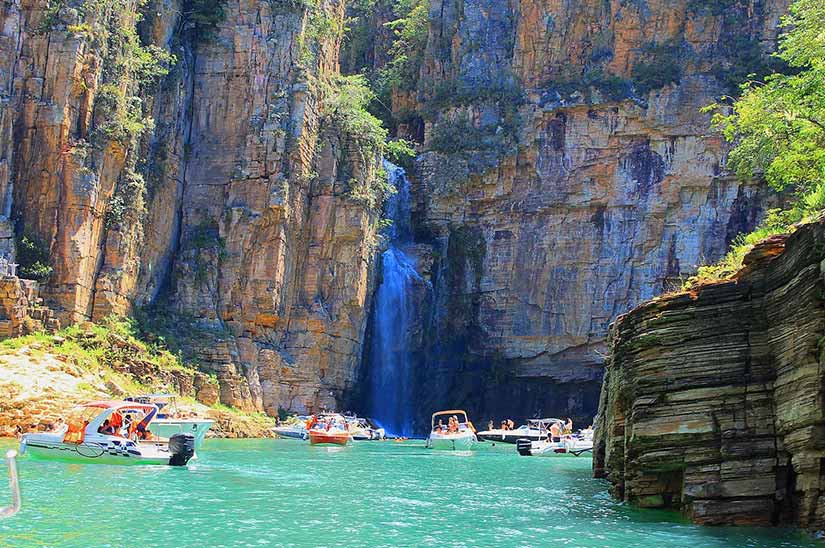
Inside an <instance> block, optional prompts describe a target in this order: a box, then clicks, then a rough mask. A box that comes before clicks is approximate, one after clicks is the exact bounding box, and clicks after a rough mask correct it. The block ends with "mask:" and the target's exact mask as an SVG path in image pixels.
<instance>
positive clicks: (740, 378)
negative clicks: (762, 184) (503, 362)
mask: <svg viewBox="0 0 825 548" xmlns="http://www.w3.org/2000/svg"><path fill="white" fill-rule="evenodd" d="M823 249H825V218H821V219H819V220H818V221H816V222H814V223H811V224H808V225H804V226H802V227H801V228H799V229H798V230H797V231H796V232H794V233H793V234H792V235H790V236H780V237H773V238H771V239H769V240H767V241H765V242H764V243H762V244H760V245H758V246H756V248H755V249H754V250H753V251H752V252H751V253H750V254H749V255H748V256H747V257H746V259H745V267H744V270H742V271H740V272H739V273H738V274H737V275H736V276H735V277H734V279H732V280H730V281H728V282H723V283H717V284H713V285H707V286H704V287H699V288H697V289H696V290H694V291H692V292H690V293H677V294H673V295H669V296H665V297H662V298H659V299H656V300H653V301H650V302H648V303H645V304H643V305H641V306H639V307H638V308H636V309H634V310H632V311H631V312H629V313H627V314H626V315H624V316H621V317H620V318H619V319H618V320H617V321H616V323H615V325H614V326H613V328H612V330H611V345H610V357H609V359H608V361H607V369H606V376H605V381H604V385H603V389H602V394H601V401H600V406H599V420H598V425H597V440H596V446H595V448H594V470H595V473H596V475H597V476H605V477H607V478H608V479H609V480H610V482H611V483H612V485H613V488H612V490H613V493H614V494H615V495H616V496H618V497H620V498H623V499H625V500H628V501H632V502H634V503H636V504H639V505H641V506H645V507H673V508H679V509H681V510H683V511H685V512H686V513H687V514H688V515H689V516H690V517H691V518H692V519H693V520H694V521H696V522H699V523H705V524H747V525H769V524H775V523H793V524H797V525H799V526H801V527H806V528H810V529H822V528H823V526H825V507H824V506H823V503H822V499H821V496H820V494H821V490H822V463H823V462H825V461H823V458H824V457H825V449H823V445H822V434H823V428H825V407H824V406H823V405H822V393H823V384H822V382H823V381H822V374H821V369H822V366H823V358H824V357H825V356H823V352H822V350H823V346H822V343H823V340H825V309H823V301H822V299H823V289H825V262H823V259H825V255H823Z"/></svg>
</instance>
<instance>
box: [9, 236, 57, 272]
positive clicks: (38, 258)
mask: <svg viewBox="0 0 825 548" xmlns="http://www.w3.org/2000/svg"><path fill="white" fill-rule="evenodd" d="M16 244H17V262H18V264H19V268H18V274H19V275H20V277H21V278H25V279H27V280H37V281H38V282H45V281H47V280H48V279H49V276H51V274H52V266H51V258H50V253H49V247H48V246H47V245H46V244H45V243H44V242H43V241H42V240H40V238H38V237H37V236H34V235H32V234H25V233H24V234H22V235H20V236H19V237H18V238H17V242H16Z"/></svg>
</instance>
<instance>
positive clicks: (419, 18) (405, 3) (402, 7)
mask: <svg viewBox="0 0 825 548" xmlns="http://www.w3.org/2000/svg"><path fill="white" fill-rule="evenodd" d="M429 5H430V3H429V1H428V0H395V2H394V5H393V12H394V13H396V14H397V15H398V18H397V19H395V20H393V21H390V22H389V23H386V26H387V28H389V29H390V30H392V32H393V36H394V38H393V42H392V46H390V49H389V55H390V61H389V63H387V65H386V66H385V67H384V68H382V69H381V70H380V71H379V75H378V89H379V90H383V91H384V92H385V93H386V92H387V91H389V90H390V89H400V90H404V91H412V90H415V88H416V84H417V83H418V73H419V71H420V70H421V63H422V62H423V60H424V52H425V50H426V46H427V33H428V31H429Z"/></svg>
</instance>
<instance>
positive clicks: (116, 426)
mask: <svg viewBox="0 0 825 548" xmlns="http://www.w3.org/2000/svg"><path fill="white" fill-rule="evenodd" d="M111 419H112V420H111V425H112V430H113V431H114V433H115V435H117V433H118V432H120V428H121V427H122V426H123V415H121V414H120V413H117V412H115V413H112V417H111Z"/></svg>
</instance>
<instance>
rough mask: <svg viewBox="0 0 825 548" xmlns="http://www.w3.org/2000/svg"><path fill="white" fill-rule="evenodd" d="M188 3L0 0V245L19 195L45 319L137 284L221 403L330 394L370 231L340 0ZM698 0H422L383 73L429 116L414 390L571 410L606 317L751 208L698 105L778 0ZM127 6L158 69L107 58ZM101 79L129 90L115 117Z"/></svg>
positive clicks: (580, 399) (370, 37)
mask: <svg viewBox="0 0 825 548" xmlns="http://www.w3.org/2000/svg"><path fill="white" fill-rule="evenodd" d="M200 4H206V5H207V6H208V5H209V3H208V2H206V3H192V2H188V1H187V2H182V1H181V0H152V1H151V2H149V3H148V4H146V5H145V6H143V7H142V8H139V7H138V5H137V4H136V3H134V2H132V1H130V0H101V1H99V2H92V1H91V0H83V1H81V0H65V1H57V0H52V2H51V3H48V2H46V1H44V0H10V1H9V2H7V3H6V4H4V6H3V8H2V12H0V13H1V14H2V17H3V22H4V25H3V27H2V35H0V52H2V56H1V57H0V86H2V89H0V93H2V103H0V205H2V204H5V206H3V207H2V208H0V253H4V254H6V255H8V254H9V253H10V249H11V247H12V246H11V242H12V225H11V221H12V220H13V221H14V225H15V228H16V232H17V234H18V236H23V235H25V236H28V237H31V239H32V241H34V242H36V243H37V244H38V245H40V246H41V247H42V248H43V249H44V250H45V252H46V253H47V255H48V256H50V262H51V265H52V267H53V272H52V274H51V275H50V276H49V278H48V280H46V282H45V283H44V284H43V286H42V287H43V296H44V298H45V300H46V302H47V304H48V305H49V306H51V307H52V308H54V309H55V310H56V311H57V313H58V315H59V317H60V319H61V320H62V321H63V322H64V323H65V322H68V321H74V320H80V319H87V318H91V319H100V318H103V317H105V316H107V315H109V314H113V313H114V314H124V313H128V312H130V311H131V310H132V309H133V307H134V306H135V305H137V306H138V307H141V308H143V307H150V308H152V309H153V314H157V315H164V316H169V317H171V318H172V323H176V324H179V325H184V324H185V325H187V326H191V327H192V328H193V329H194V330H195V331H196V332H197V335H196V336H194V337H191V338H190V340H189V343H188V347H189V348H188V350H189V352H190V353H191V355H192V356H193V357H196V358H197V359H198V360H199V361H200V362H201V363H202V364H203V366H204V368H205V369H207V370H210V371H213V372H215V373H216V374H217V375H218V377H219V378H220V380H221V395H220V396H221V401H223V402H224V403H228V404H233V405H238V406H241V407H244V408H247V409H262V410H266V411H267V412H270V413H274V412H276V411H277V409H278V408H279V407H283V408H288V409H292V410H295V411H303V410H306V409H317V408H320V407H325V406H328V407H334V406H336V405H337V404H339V403H340V402H341V401H342V398H344V396H346V395H348V394H349V395H353V394H354V392H353V390H352V388H353V385H354V384H355V383H356V380H357V375H358V374H363V373H364V372H365V371H366V369H368V367H369V364H366V367H364V368H361V370H360V371H359V364H360V362H361V357H362V349H363V347H364V338H365V326H366V325H367V322H366V316H367V314H368V308H369V303H370V299H371V293H372V290H373V287H374V284H373V281H372V278H373V277H374V272H373V271H374V268H373V265H374V263H375V253H374V250H375V245H376V242H377V236H376V222H377V213H376V212H375V211H372V210H370V208H369V207H366V206H365V205H364V204H362V203H360V202H359V201H357V200H355V199H353V198H352V197H351V196H350V195H349V193H348V185H349V181H350V180H351V179H353V178H355V179H358V178H364V177H367V176H369V174H370V173H373V172H374V170H375V169H377V166H375V165H371V164H370V162H369V161H368V162H365V161H364V160H363V159H362V158H361V157H360V155H359V154H358V153H357V144H355V143H353V142H351V139H350V137H348V136H347V135H346V132H342V131H340V128H335V127H331V126H324V124H323V111H324V98H323V93H322V91H321V89H322V88H321V87H319V86H317V85H316V84H317V82H318V81H319V80H323V79H324V78H325V77H326V76H329V75H332V74H335V73H336V72H337V70H338V64H339V50H340V47H341V35H340V33H339V32H337V31H336V30H335V29H340V28H341V27H342V26H343V19H344V14H345V8H346V5H347V3H346V2H345V1H344V0H323V1H321V2H320V3H319V4H318V6H317V7H316V8H312V9H307V8H306V6H307V3H305V2H294V1H292V0H272V1H270V2H259V1H257V0H242V1H241V2H239V3H218V4H220V7H221V9H222V10H223V17H222V18H217V19H216V21H215V25H214V26H213V25H207V24H204V22H203V19H206V20H210V19H211V18H213V17H212V16H214V15H216V14H217V9H214V10H208V11H209V13H197V9H198V8H197V7H196V6H197V5H200ZM714 6H715V3H713V2H707V3H706V2H694V1H687V0H682V1H678V2H675V3H674V2H667V3H666V2H655V1H647V2H624V1H621V2H620V1H618V0H616V1H612V2H601V1H596V0H587V1H584V2H576V3H570V2H562V3H559V2H552V1H549V0H521V1H515V0H513V1H500V0H432V1H431V2H430V3H429V36H428V38H427V45H426V48H425V52H424V59H423V62H422V66H421V70H420V74H419V77H418V79H417V81H416V82H415V85H414V89H413V90H412V91H410V90H406V89H403V90H402V89H398V90H392V94H391V95H392V107H393V109H394V110H395V112H396V114H399V113H400V112H401V111H404V112H406V117H405V119H404V121H403V123H399V124H398V127H397V128H395V129H396V130H397V132H398V133H399V134H402V135H408V136H411V137H414V138H420V139H421V140H422V141H423V143H422V148H421V152H422V154H421V155H420V156H419V158H418V159H417V161H416V166H415V169H414V170H411V171H414V174H413V175H414V176H413V189H412V190H413V199H414V201H415V203H414V207H413V224H414V225H415V240H416V241H415V242H414V243H415V245H414V246H413V247H414V249H413V250H412V251H411V253H412V254H414V255H416V256H417V257H418V259H419V260H418V263H419V267H420V269H421V270H422V274H423V278H424V279H425V280H426V281H428V282H430V283H431V284H432V287H433V291H432V293H431V294H430V293H429V292H428V293H427V295H422V296H421V298H423V299H426V300H427V302H426V303H422V306H421V310H424V311H427V312H426V314H425V315H424V317H422V319H421V322H420V326H419V327H418V328H417V329H418V331H419V332H418V333H415V334H414V336H413V337H412V338H413V339H414V340H417V341H419V343H418V344H417V346H416V348H414V349H412V350H413V352H414V354H415V360H416V363H417V370H418V371H419V377H420V379H419V386H420V387H424V386H428V387H429V388H432V389H429V388H428V389H427V390H424V389H423V388H419V389H417V391H416V397H417V398H418V399H419V401H420V402H421V406H420V407H421V409H422V413H423V414H426V413H428V412H429V408H431V407H442V406H453V405H464V406H467V407H468V408H469V409H470V411H471V412H472V414H473V415H475V416H479V415H483V416H484V418H485V419H486V418H487V415H488V414H495V415H503V414H507V415H511V414H512V415H515V416H519V415H521V416H532V415H534V414H565V413H566V414H570V415H572V416H574V417H575V418H576V420H577V421H584V420H589V418H590V415H591V413H592V411H593V410H594V409H595V406H596V400H597V391H598V389H597V386H598V382H597V381H598V378H599V377H600V375H601V366H600V364H601V355H600V352H601V351H602V350H603V349H604V348H605V346H604V336H605V333H606V330H607V325H608V324H609V323H610V321H611V320H612V319H614V318H615V317H616V316H617V315H618V314H619V313H620V312H621V311H622V310H624V309H625V308H626V307H628V306H632V305H634V304H636V303H638V302H641V301H642V300H644V299H646V298H650V297H651V296H653V295H655V294H657V293H659V292H660V291H662V290H663V289H668V288H669V287H670V285H671V284H674V283H676V282H677V280H678V278H679V277H680V276H682V275H684V274H686V273H688V272H690V270H691V269H692V268H693V267H694V266H695V265H697V264H699V263H701V262H703V261H705V260H713V259H715V258H717V257H718V256H719V255H720V254H721V253H722V252H723V251H724V249H725V247H726V245H727V243H728V242H729V241H730V240H731V239H732V238H733V237H734V236H735V235H736V234H737V233H739V232H740V231H744V230H747V229H749V228H751V227H752V226H753V225H754V223H755V222H756V221H757V219H758V218H759V216H760V212H761V211H762V210H763V209H764V208H765V207H766V203H767V199H766V197H765V193H764V190H763V189H762V188H761V187H760V185H758V184H745V183H741V182H739V181H736V180H734V179H733V178H732V177H730V176H729V174H728V173H727V172H726V170H725V153H726V151H725V147H724V144H723V143H722V142H721V141H720V139H719V138H718V136H715V135H713V134H711V133H710V132H709V130H708V119H707V117H706V116H705V115H703V114H701V113H700V112H699V110H698V109H699V108H700V107H702V106H704V105H706V104H708V103H710V102H712V101H713V100H715V98H717V97H718V96H719V95H721V94H723V93H726V92H728V91H729V89H730V85H731V81H735V80H736V77H737V75H741V74H742V73H743V72H744V73H745V74H746V73H747V72H751V71H752V70H751V69H754V68H759V66H758V65H760V63H763V61H764V55H763V54H764V53H765V52H768V51H770V50H772V49H773V48H774V46H775V39H776V34H777V30H776V27H777V23H778V19H779V16H780V15H781V14H782V13H783V12H784V10H785V9H786V7H787V2H786V1H785V0H772V1H769V2H756V1H746V0H736V1H734V2H730V3H729V5H727V4H726V9H724V10H721V11H720V10H719V9H717V8H716V7H714ZM138 14H140V15H141V16H142V20H140V19H141V17H139V15H138ZM392 18H393V14H392V10H391V9H389V8H388V5H387V3H386V2H379V8H378V9H377V10H376V12H375V14H374V16H373V17H372V18H371V19H370V24H371V25H372V26H373V27H374V29H372V30H370V32H368V33H365V34H364V36H365V37H366V38H365V39H366V40H367V41H368V43H369V47H367V48H365V50H364V51H365V52H366V53H363V54H359V55H358V56H352V55H349V53H351V52H345V53H346V54H347V55H345V56H344V58H345V65H346V66H347V67H348V68H349V69H350V70H359V69H360V68H361V67H362V66H363V65H365V64H369V65H371V67H372V68H377V67H381V66H383V64H384V63H386V62H387V60H388V59H389V56H388V52H387V48H388V45H389V44H390V42H391V38H392V33H391V31H390V30H389V29H388V28H387V27H384V26H382V24H383V23H384V22H385V21H387V20H390V19H392ZM319 22H323V23H324V24H323V25H320V24H319ZM132 27H136V28H137V29H138V32H139V35H140V41H141V43H142V44H143V45H144V46H148V45H152V46H155V47H156V48H158V49H159V50H161V51H166V52H169V53H171V54H173V55H174V56H175V58H176V61H175V62H174V64H173V65H172V66H171V72H170V74H169V75H167V76H165V77H163V78H158V79H156V80H153V81H151V82H149V83H138V82H134V81H129V80H128V79H124V78H122V74H120V73H118V71H117V70H113V69H112V67H117V66H120V65H119V64H118V63H119V62H120V61H122V59H123V58H124V56H126V55H127V54H128V53H129V52H128V47H126V46H125V45H124V44H125V43H124V38H123V37H124V35H123V32H122V30H123V29H124V28H132ZM307 48H309V50H308V49H307ZM307 53H311V54H312V55H310V56H309V60H308V57H307ZM119 60H120V61H119ZM121 64H122V63H121ZM665 69H666V70H665ZM121 95H122V96H125V97H128V98H130V99H129V101H130V103H129V104H130V105H132V106H135V105H133V104H132V103H136V104H137V106H136V108H138V109H139V112H140V114H141V116H140V117H139V119H137V120H136V119H132V118H129V119H127V120H125V121H124V120H121V121H119V122H118V124H114V123H113V118H112V116H111V115H112V105H111V102H112V98H113V97H115V98H116V97H118V96H121ZM131 98H136V101H132V99H131ZM130 108H131V107H130ZM121 110H122V109H121ZM148 118H152V119H153V124H152V127H151V128H149V127H147V130H146V131H143V132H137V131H136V130H135V128H134V127H132V126H134V125H136V123H137V122H147V121H148ZM115 121H116V120H115ZM121 122H123V123H121ZM138 125H139V124H138ZM124 133H125V134H126V135H125V136H124ZM136 133H140V138H137V137H135V134H136ZM431 379H438V381H437V383H435V385H432V383H431V381H429V384H428V380H431Z"/></svg>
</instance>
